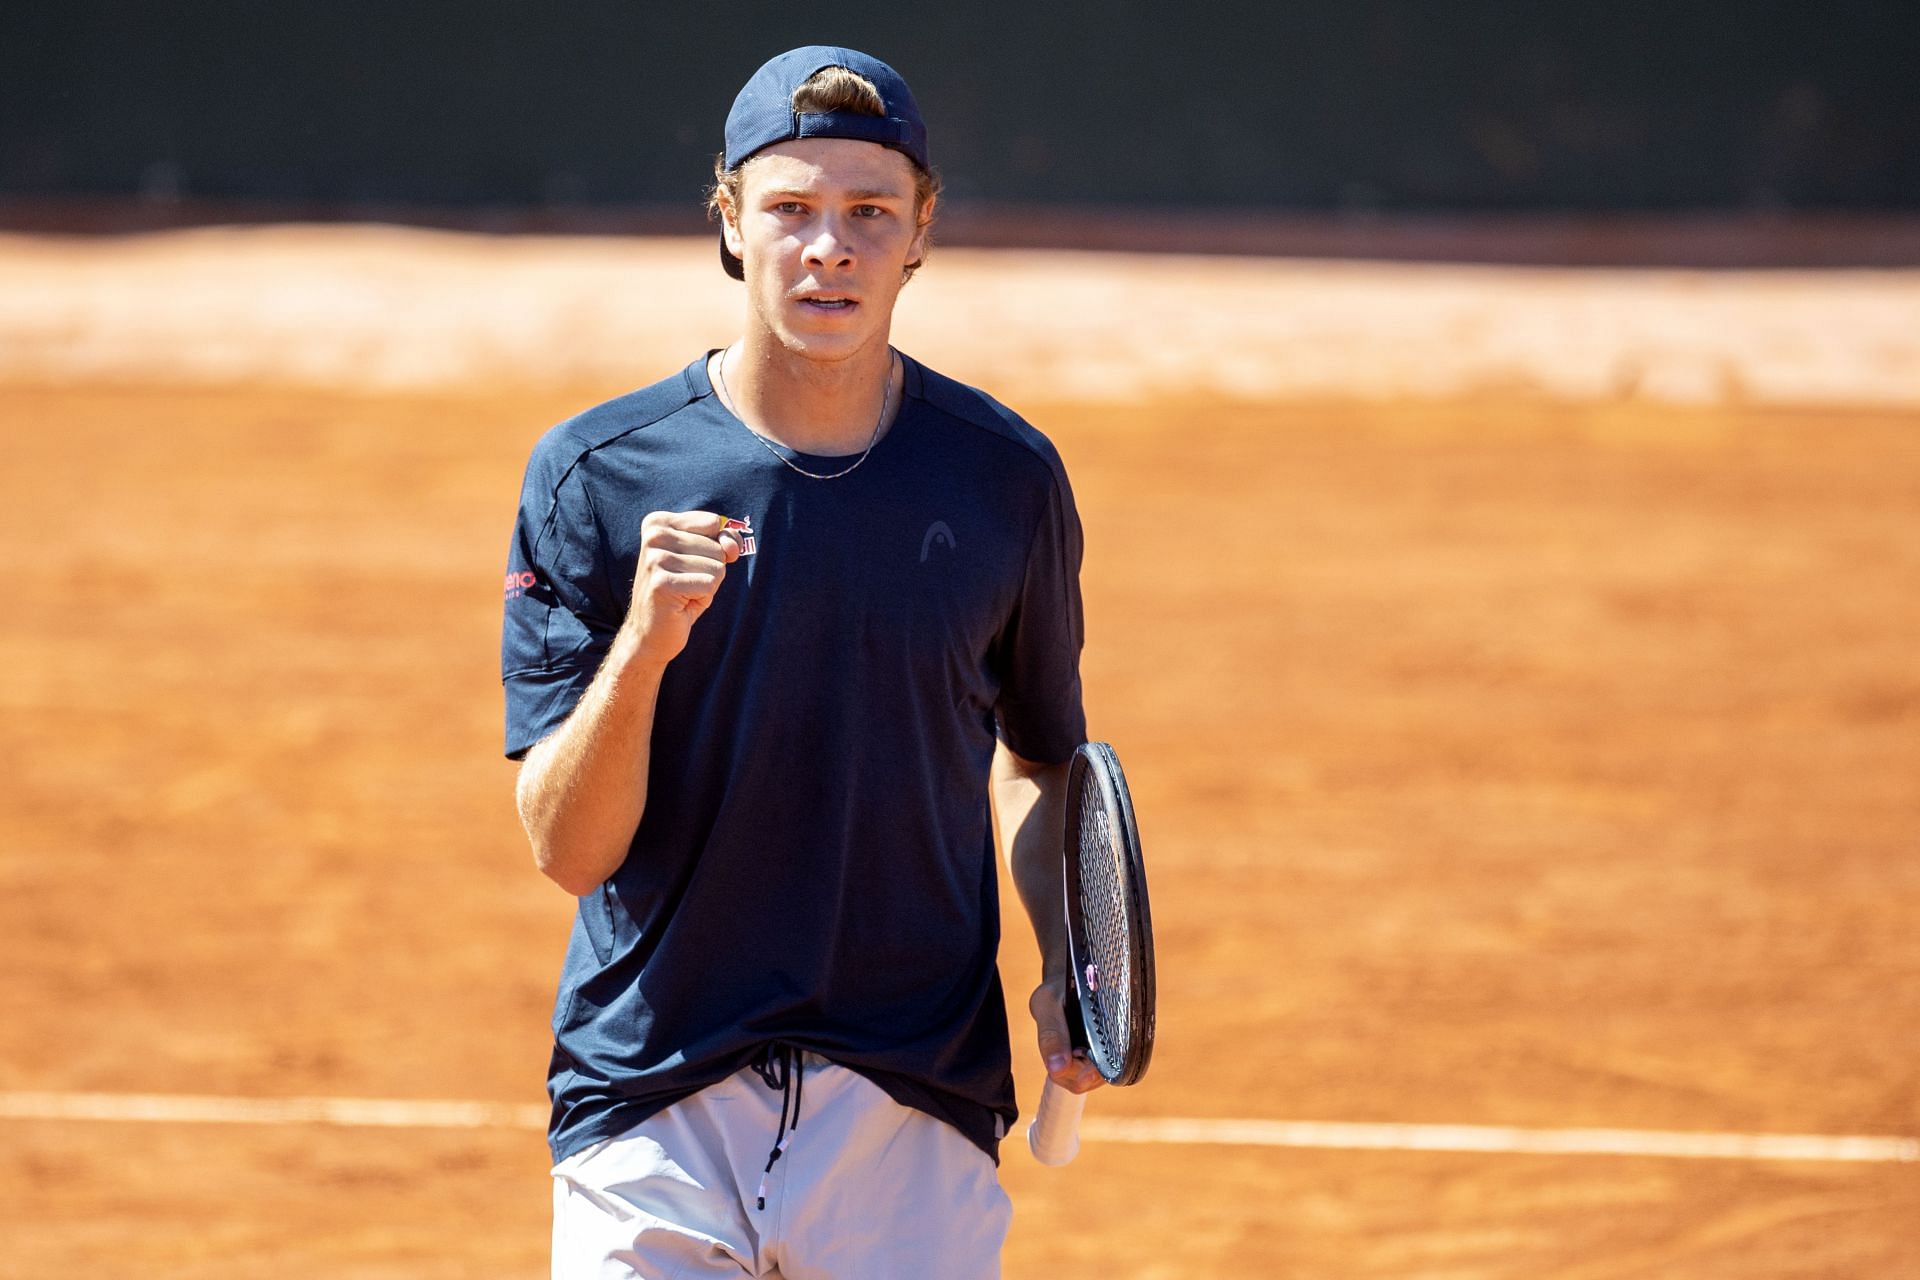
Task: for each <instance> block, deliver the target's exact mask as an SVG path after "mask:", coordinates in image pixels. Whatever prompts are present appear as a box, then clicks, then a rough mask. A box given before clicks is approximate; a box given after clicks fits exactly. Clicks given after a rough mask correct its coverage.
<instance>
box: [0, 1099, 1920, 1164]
mask: <svg viewBox="0 0 1920 1280" xmlns="http://www.w3.org/2000/svg"><path fill="white" fill-rule="evenodd" d="M0 1119H9V1120H112V1121H154V1122H161V1123H171V1124H264V1125H295V1124H319V1125H339V1126H345V1127H350V1128H403V1129H533V1130H541V1129H544V1128H545V1127H546V1123H547V1108H546V1107H545V1106H544V1105H540V1104H520V1103H505V1102H452V1101H437V1100H431V1099H420V1100H410V1099H399V1098H222V1097H207V1096H196V1095H193V1094H151V1093H0ZM1081 1135H1082V1136H1083V1137H1084V1138H1086V1139H1087V1140H1088V1141H1091V1142H1131V1143H1167V1144H1179V1145H1199V1146H1230V1147H1306V1148H1323V1149H1332V1150H1342V1151H1451V1152H1477V1153H1482V1154H1495V1155H1606V1156H1666V1157H1677V1158H1685V1159H1708V1160H1828V1161H1833V1160H1838V1161H1863V1162H1885V1163H1894V1162H1911V1161H1920V1138H1903V1137H1869V1136H1864V1135H1852V1136H1849V1135H1836V1134H1786V1133H1772V1134H1766V1133H1682V1132H1674V1131H1671V1130H1660V1129H1520V1128H1506V1127H1498V1126H1491V1125H1465V1124H1445V1125H1442V1124H1341V1123H1333V1122H1326V1121H1299V1120H1197V1119H1178V1118H1173V1117H1162V1118H1159V1119H1145V1118H1132V1119H1129V1118H1123V1117H1118V1116H1094V1117H1089V1118H1087V1119H1086V1120H1085V1121H1084V1122H1083V1123H1082V1125H1081Z"/></svg>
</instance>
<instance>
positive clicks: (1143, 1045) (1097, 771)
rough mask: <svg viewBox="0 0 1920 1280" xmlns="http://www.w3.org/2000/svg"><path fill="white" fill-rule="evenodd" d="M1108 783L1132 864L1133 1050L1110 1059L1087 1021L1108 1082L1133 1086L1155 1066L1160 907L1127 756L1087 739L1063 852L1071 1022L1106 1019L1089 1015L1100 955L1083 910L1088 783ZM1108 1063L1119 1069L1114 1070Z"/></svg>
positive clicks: (1128, 885)
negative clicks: (1153, 900) (1150, 896)
mask: <svg viewBox="0 0 1920 1280" xmlns="http://www.w3.org/2000/svg"><path fill="white" fill-rule="evenodd" d="M1089 774H1091V775H1092V777H1089V776H1088V775H1089ZM1103 783H1104V784H1105V786H1106V787H1109V788H1111V793H1112V797H1113V801H1114V803H1113V805H1112V806H1111V809H1112V813H1111V814H1110V816H1117V817H1118V819H1119V821H1117V822H1115V823H1114V824H1113V826H1114V834H1115V835H1116V836H1117V837H1118V838H1119V840H1120V841H1121V845H1122V848H1121V850H1120V852H1121V857H1122V859H1123V862H1124V865H1123V866H1122V867H1120V868H1118V869H1117V870H1118V872H1119V874H1120V875H1121V876H1122V877H1123V879H1124V885H1125V890H1126V892H1125V895H1124V896H1125V899H1126V901H1125V903H1124V908H1125V912H1126V928H1127V950H1128V956H1129V962H1128V966H1127V967H1128V979H1129V982H1130V983H1131V985H1132V990H1131V992H1130V993H1129V998H1128V1001H1127V1013H1128V1025H1127V1027H1126V1028H1125V1030H1126V1032H1127V1052H1126V1054H1125V1055H1123V1057H1122V1058H1121V1060H1120V1061H1119V1062H1118V1063H1103V1062H1102V1061H1101V1058H1102V1057H1103V1056H1106V1055H1104V1054H1103V1053H1102V1052H1100V1051H1099V1050H1098V1049H1096V1047H1095V1046H1094V1045H1093V1043H1092V1042H1093V1041H1094V1040H1095V1039H1096V1036H1097V1034H1098V1033H1097V1032H1096V1028H1095V1026H1094V1025H1088V1026H1087V1028H1086V1039H1087V1041H1088V1056H1089V1057H1090V1058H1091V1059H1092V1060H1093V1064H1094V1066H1095V1067H1096V1068H1098V1069H1099V1071H1100V1074H1101V1075H1102V1076H1103V1077H1105V1078H1106V1080H1107V1083H1109V1084H1115V1085H1130V1084H1133V1083H1135V1082H1136V1081H1138V1080H1139V1079H1140V1078H1141V1077H1142V1076H1143V1075H1145V1074H1146V1071H1147V1066H1148V1064H1149V1063H1150V1062H1151V1061H1152V1059H1153V1037H1154V1028H1155V1018H1154V997H1155V982H1154V963H1153V912H1152V907H1151V906H1150V904H1149V903H1148V901H1147V873H1146V864H1145V863H1144V861H1143V860H1142V859H1141V856H1140V832H1139V828H1138V827H1137V826H1136V824H1135V822H1134V816H1133V798H1132V797H1131V796H1130V795H1129V794H1128V792H1127V778H1126V775H1125V774H1124V773H1122V772H1121V770H1120V760H1119V757H1118V756H1116V755H1115V754H1114V751H1113V748H1112V747H1111V746H1109V745H1108V744H1106V743H1104V742H1088V743H1084V744H1082V745H1081V746H1080V747H1079V748H1077V749H1076V750H1075V751H1074V753H1073V762H1072V764H1071V765H1070V766H1069V768H1068V770H1067V802H1066V810H1067V813H1066V830H1065V832H1064V836H1065V838H1064V840H1063V841H1062V849H1061V852H1062V859H1063V865H1064V872H1065V888H1066V892H1065V893H1064V894H1063V895H1062V898H1063V904H1064V906H1065V909H1066V916H1067V951H1068V955H1069V957H1070V963H1071V965H1072V972H1073V990H1072V993H1071V995H1070V997H1069V999H1070V1000H1071V1001H1072V1002H1073V1003H1074V1004H1076V1005H1078V1008H1077V1009H1071V1010H1069V1012H1068V1016H1069V1020H1070V1021H1074V1020H1075V1019H1074V1017H1073V1015H1074V1014H1076V1013H1077V1014H1079V1015H1080V1020H1084V1021H1087V1022H1088V1023H1094V1022H1097V1021H1098V1019H1097V1018H1094V1019H1088V1018H1087V1014H1086V1010H1087V1009H1088V1008H1089V1007H1091V1006H1090V1001H1091V1000H1092V999H1093V998H1094V993H1093V992H1091V991H1089V990H1088V988H1087V967H1088V963H1089V961H1090V960H1091V959H1092V955H1091V951H1092V949H1091V948H1090V947H1089V946H1088V944H1087V938H1086V929H1085V926H1084V923H1083V922H1082V919H1081V917H1082V914H1083V913H1082V911H1081V908H1080V894H1081V888H1082V875H1081V865H1080V859H1081V852H1080V849H1081V846H1080V809H1081V805H1080V795H1081V792H1082V790H1083V789H1084V788H1085V787H1088V786H1101V784H1103ZM1103 799H1104V797H1103ZM1107 1047H1108V1048H1110V1047H1111V1046H1107ZM1108 1066H1112V1067H1113V1071H1112V1073H1111V1074H1109V1072H1108V1069H1107V1068H1108Z"/></svg>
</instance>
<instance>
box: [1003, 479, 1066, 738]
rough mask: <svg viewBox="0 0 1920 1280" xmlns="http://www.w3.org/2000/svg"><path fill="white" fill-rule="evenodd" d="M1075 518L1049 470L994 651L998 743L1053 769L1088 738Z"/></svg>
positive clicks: (1063, 490)
mask: <svg viewBox="0 0 1920 1280" xmlns="http://www.w3.org/2000/svg"><path fill="white" fill-rule="evenodd" d="M1080 557H1081V540H1080V513H1079V512H1078V511H1077V510H1076V509H1075V507H1074V502H1073V490H1072V489H1071V488H1069V487H1068V485H1067V478H1066V474H1065V473H1064V472H1063V471H1061V470H1059V469H1058V467H1057V466H1056V467H1055V468H1054V470H1053V485H1052V489H1051V491H1050V493H1049V495H1048V498H1047V503H1046V509H1045V510H1044V511H1043V512H1042V513H1041V517H1040V521H1039V524H1038V525H1037V526H1036V527H1035V529H1034V533H1033V541H1032V543H1031V545H1030V546H1029V547H1028V549H1027V567H1026V576H1025V579H1024V580H1023V581H1022V583H1021V586H1020V592H1019V595H1018V596H1017V597H1016V599H1015V601H1014V608H1013V613H1012V615H1011V617H1010V618H1009V619H1008V621H1007V624H1006V627H1005V628H1004V629H1003V631H1002V633H1001V636H1000V641H999V645H998V653H997V659H998V668H999V674H1000V698H999V702H998V703H997V704H996V705H995V708H994V714H995V717H996V719H997V721H998V727H999V733H1000V737H1001V739H1002V740H1003V741H1004V742H1005V743H1006V744H1007V746H1008V748H1009V749H1010V750H1012V751H1013V753H1014V754H1015V755H1017V756H1019V757H1020V758H1021V759H1023V760H1031V761H1033V762H1034V763H1036V764H1058V763H1060V762H1061V761H1063V760H1066V759H1067V758H1068V757H1070V756H1071V755H1072V754H1073V752H1074V748H1076V747H1078V746H1079V745H1080V744H1081V743H1083V742H1085V741H1086V740H1087V718H1086V712H1085V711H1084V710H1083V709H1082V707H1081V704H1080V649H1081V646H1082V645H1083V644H1084V643H1085V640H1086V634H1085V625H1084V619H1083V615H1082V612H1081V605H1080Z"/></svg>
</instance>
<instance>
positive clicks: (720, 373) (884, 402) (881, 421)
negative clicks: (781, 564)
mask: <svg viewBox="0 0 1920 1280" xmlns="http://www.w3.org/2000/svg"><path fill="white" fill-rule="evenodd" d="M728 350H729V351H730V350H732V348H731V347H729V348H728ZM726 369H727V352H726V351H722V352H721V353H720V358H719V359H718V360H716V361H714V362H713V380H714V384H715V385H716V386H717V387H718V388H719V390H720V398H721V400H722V401H723V402H724V403H725V404H726V406H727V408H728V409H729V410H730V411H732V412H733V416H734V417H735V418H736V419H738V420H739V423H740V425H741V426H743V427H746V428H747V434H748V435H750V436H752V437H753V438H754V439H755V440H758V441H759V442H760V443H761V444H762V445H764V446H765V447H766V450H767V452H768V453H770V454H772V455H773V456H774V457H776V458H778V459H780V461H782V462H784V463H786V464H787V466H788V468H789V469H791V470H794V471H798V472H799V473H800V474H801V475H803V476H805V477H806V478H807V479H809V480H838V479H839V478H840V477H841V476H849V475H852V474H853V473H854V472H855V471H858V470H859V469H860V464H861V463H863V462H865V461H866V460H867V454H870V453H872V452H873V446H875V445H876V444H879V443H880V428H881V427H884V426H885V425H887V410H888V409H889V408H891V407H892V406H893V352H891V351H889V352H887V386H886V390H885V392H883V393H882V395H881V397H880V417H879V418H878V419H877V420H876V421H875V422H874V424H873V434H872V435H871V436H869V437H868V438H867V448H866V452H864V453H862V454H861V455H860V456H859V457H857V458H855V459H854V460H853V465H852V466H850V467H848V468H847V469H846V470H844V471H835V472H834V473H833V474H831V475H821V474H820V473H819V472H818V471H809V470H807V469H806V468H805V467H803V466H800V465H799V464H798V463H796V462H794V460H793V459H791V458H789V457H787V455H786V454H784V453H781V452H780V451H779V450H778V449H776V448H774V447H773V441H771V440H769V439H767V438H766V437H765V436H763V435H761V434H760V433H759V432H758V431H755V430H754V429H753V428H752V427H749V426H747V420H746V419H745V418H742V417H740V414H739V412H738V411H737V410H734V408H733V405H734V400H733V392H731V391H729V390H728V389H727V373H726Z"/></svg>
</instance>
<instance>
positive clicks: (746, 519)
mask: <svg viewBox="0 0 1920 1280" xmlns="http://www.w3.org/2000/svg"><path fill="white" fill-rule="evenodd" d="M720 532H722V533H730V534H732V535H733V537H734V540H735V541H736V542H738V543H739V544H740V554H741V555H743V556H750V555H752V554H753V553H754V552H755V551H757V550H759V542H758V540H757V539H755V537H754V536H753V517H752V516H739V517H735V516H728V517H727V522H726V523H725V524H723V525H721V526H720Z"/></svg>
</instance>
